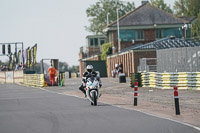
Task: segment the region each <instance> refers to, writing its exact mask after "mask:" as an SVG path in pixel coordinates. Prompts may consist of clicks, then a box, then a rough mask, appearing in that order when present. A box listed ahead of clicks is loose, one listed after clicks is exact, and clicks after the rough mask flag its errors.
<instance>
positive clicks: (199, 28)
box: [192, 13, 200, 39]
mask: <svg viewBox="0 0 200 133" xmlns="http://www.w3.org/2000/svg"><path fill="white" fill-rule="evenodd" d="M192 36H193V37H197V38H199V39H200V13H199V14H198V18H197V21H196V22H195V24H193V25H192Z"/></svg>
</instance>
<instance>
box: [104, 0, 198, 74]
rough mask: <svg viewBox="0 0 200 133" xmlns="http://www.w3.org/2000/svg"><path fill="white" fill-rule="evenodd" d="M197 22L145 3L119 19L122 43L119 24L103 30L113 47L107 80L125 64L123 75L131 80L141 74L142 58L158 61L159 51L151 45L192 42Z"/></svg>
mask: <svg viewBox="0 0 200 133" xmlns="http://www.w3.org/2000/svg"><path fill="white" fill-rule="evenodd" d="M195 20H196V18H195V17H183V16H182V17H176V16H173V15H172V14H169V13H167V12H165V11H163V10H161V9H159V8H157V7H154V6H152V5H151V4H150V3H148V2H146V3H144V4H142V5H141V6H140V7H138V8H136V9H134V10H133V11H131V12H129V13H127V14H126V15H124V16H122V17H121V18H119V20H118V23H119V39H118V36H117V32H118V28H117V21H115V22H113V23H111V24H109V25H108V26H107V27H106V28H105V29H104V31H106V34H107V39H108V42H111V43H112V52H113V55H111V56H108V58H107V65H108V68H107V72H108V73H107V74H108V76H109V77H110V76H111V71H112V70H113V69H114V67H115V64H120V63H122V64H123V66H124V73H125V74H126V76H130V73H135V72H137V71H138V66H139V60H140V59H141V58H156V57H157V55H156V47H154V46H153V45H151V42H156V41H159V40H162V39H165V38H169V37H170V36H173V37H174V38H190V37H191V25H192V24H193V23H194V22H195ZM118 40H120V43H118ZM145 44H148V45H145ZM155 44H157V43H155ZM119 48H120V49H119Z"/></svg>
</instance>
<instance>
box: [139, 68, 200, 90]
mask: <svg viewBox="0 0 200 133" xmlns="http://www.w3.org/2000/svg"><path fill="white" fill-rule="evenodd" d="M141 78H142V86H143V87H152V88H161V89H172V88H173V87H174V86H178V87H179V89H192V90H200V72H178V73H156V72H148V73H141Z"/></svg>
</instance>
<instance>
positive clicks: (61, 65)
mask: <svg viewBox="0 0 200 133" xmlns="http://www.w3.org/2000/svg"><path fill="white" fill-rule="evenodd" d="M59 70H60V71H62V72H66V71H68V70H69V65H68V64H67V63H66V62H61V61H60V62H59Z"/></svg>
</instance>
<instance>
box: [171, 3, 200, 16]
mask: <svg viewBox="0 0 200 133" xmlns="http://www.w3.org/2000/svg"><path fill="white" fill-rule="evenodd" d="M174 10H175V14H176V15H177V16H182V15H183V16H197V15H198V13H200V2H199V0H177V1H175V4H174Z"/></svg>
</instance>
